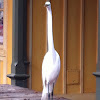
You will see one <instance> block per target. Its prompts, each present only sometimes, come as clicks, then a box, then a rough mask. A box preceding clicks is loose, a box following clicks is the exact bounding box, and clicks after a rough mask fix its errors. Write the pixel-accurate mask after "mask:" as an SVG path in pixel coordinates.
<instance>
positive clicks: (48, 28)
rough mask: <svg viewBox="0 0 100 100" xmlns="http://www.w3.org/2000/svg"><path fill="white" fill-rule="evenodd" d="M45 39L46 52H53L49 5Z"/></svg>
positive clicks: (49, 7)
mask: <svg viewBox="0 0 100 100" xmlns="http://www.w3.org/2000/svg"><path fill="white" fill-rule="evenodd" d="M47 39H48V51H53V50H54V43H53V30H52V11H51V5H49V6H48V7H47Z"/></svg>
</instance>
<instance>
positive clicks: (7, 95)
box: [0, 85, 68, 100]
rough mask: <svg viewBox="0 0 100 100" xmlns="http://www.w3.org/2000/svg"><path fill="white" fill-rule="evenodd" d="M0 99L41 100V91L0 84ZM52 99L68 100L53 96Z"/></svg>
mask: <svg viewBox="0 0 100 100" xmlns="http://www.w3.org/2000/svg"><path fill="white" fill-rule="evenodd" d="M0 100H41V93H39V92H36V91H33V90H29V89H25V88H21V87H17V86H12V85H0ZM53 100H68V99H67V98H64V97H54V99H53Z"/></svg>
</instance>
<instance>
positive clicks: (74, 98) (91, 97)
mask: <svg viewBox="0 0 100 100" xmlns="http://www.w3.org/2000/svg"><path fill="white" fill-rule="evenodd" d="M60 97H61V95H60ZM62 97H64V98H68V99H71V100H96V94H95V93H84V94H70V95H62Z"/></svg>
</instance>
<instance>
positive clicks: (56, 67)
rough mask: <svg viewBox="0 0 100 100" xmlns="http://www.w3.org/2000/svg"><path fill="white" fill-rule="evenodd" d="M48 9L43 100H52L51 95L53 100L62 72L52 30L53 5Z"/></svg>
mask: <svg viewBox="0 0 100 100" xmlns="http://www.w3.org/2000/svg"><path fill="white" fill-rule="evenodd" d="M45 6H46V9H47V40H48V41H47V42H48V51H47V53H46V54H45V56H44V59H43V63H42V81H43V91H42V97H41V100H47V98H48V100H50V94H51V95H52V100H53V89H54V85H55V83H56V80H57V78H58V75H59V72H60V56H59V54H58V53H57V51H56V50H55V48H54V43H53V30H52V11H51V3H50V2H49V1H47V2H46V3H45Z"/></svg>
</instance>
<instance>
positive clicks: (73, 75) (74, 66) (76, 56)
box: [66, 0, 81, 93]
mask: <svg viewBox="0 0 100 100" xmlns="http://www.w3.org/2000/svg"><path fill="white" fill-rule="evenodd" d="M80 3H81V2H80V0H68V23H67V26H68V28H67V55H66V56H67V93H79V92H80Z"/></svg>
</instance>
